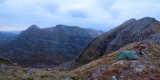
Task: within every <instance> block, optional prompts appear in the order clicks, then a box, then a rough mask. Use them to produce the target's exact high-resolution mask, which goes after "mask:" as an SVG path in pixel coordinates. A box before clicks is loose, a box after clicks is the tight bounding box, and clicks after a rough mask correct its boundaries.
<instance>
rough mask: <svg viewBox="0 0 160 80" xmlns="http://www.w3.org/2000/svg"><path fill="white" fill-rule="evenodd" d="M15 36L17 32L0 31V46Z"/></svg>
mask: <svg viewBox="0 0 160 80" xmlns="http://www.w3.org/2000/svg"><path fill="white" fill-rule="evenodd" d="M17 36H18V34H15V33H12V32H4V31H0V48H1V47H3V46H4V45H6V44H7V43H9V42H10V41H11V40H13V39H15V38H16V37H17Z"/></svg>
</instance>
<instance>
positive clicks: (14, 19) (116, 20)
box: [0, 0, 160, 31]
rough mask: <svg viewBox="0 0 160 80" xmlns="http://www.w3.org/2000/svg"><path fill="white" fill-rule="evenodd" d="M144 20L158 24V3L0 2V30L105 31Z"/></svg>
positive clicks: (144, 0)
mask: <svg viewBox="0 0 160 80" xmlns="http://www.w3.org/2000/svg"><path fill="white" fill-rule="evenodd" d="M146 16H149V17H154V18H156V19H157V20H160V0H0V30H24V29H26V28H27V27H29V26H31V25H32V24H36V25H37V26H39V27H41V28H44V27H51V26H55V25H57V24H64V25H76V26H80V27H84V28H93V29H99V30H106V31H107V30H109V29H111V28H114V27H116V26H118V25H119V24H121V23H123V22H124V21H126V20H128V19H130V18H135V19H140V18H143V17H146Z"/></svg>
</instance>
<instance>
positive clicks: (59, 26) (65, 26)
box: [55, 24, 83, 29]
mask: <svg viewBox="0 0 160 80" xmlns="http://www.w3.org/2000/svg"><path fill="white" fill-rule="evenodd" d="M55 28H79V29H80V28H81V27H78V26H68V25H62V24H59V25H56V26H55ZM81 29H83V28H81Z"/></svg>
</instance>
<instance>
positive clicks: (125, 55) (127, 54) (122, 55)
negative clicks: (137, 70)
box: [116, 51, 138, 60]
mask: <svg viewBox="0 0 160 80" xmlns="http://www.w3.org/2000/svg"><path fill="white" fill-rule="evenodd" d="M116 59H129V60H132V59H138V56H136V55H135V54H134V52H133V51H122V52H121V53H120V54H119V56H118V57H117V58H116Z"/></svg>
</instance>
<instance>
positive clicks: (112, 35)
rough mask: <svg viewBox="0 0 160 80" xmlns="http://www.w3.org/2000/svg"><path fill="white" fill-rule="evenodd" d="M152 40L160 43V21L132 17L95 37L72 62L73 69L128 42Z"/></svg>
mask: <svg viewBox="0 0 160 80" xmlns="http://www.w3.org/2000/svg"><path fill="white" fill-rule="evenodd" d="M143 40H150V41H154V42H156V43H160V22H159V21H157V20H155V19H154V18H150V17H145V18H142V19H140V20H135V19H130V20H128V21H126V22H124V23H123V24H121V25H120V26H118V27H116V28H114V29H112V30H110V31H108V32H106V33H104V34H102V35H101V36H99V37H97V38H95V39H93V40H92V41H91V42H90V43H89V44H88V45H87V46H86V48H85V49H84V50H83V51H82V53H81V54H80V56H79V57H78V58H77V59H76V60H75V61H74V62H73V63H72V65H71V67H70V68H71V69H72V68H75V67H78V66H80V65H83V64H86V63H88V62H91V61H93V60H96V59H97V58H99V57H101V56H103V55H104V54H108V53H110V52H111V51H114V50H117V49H119V48H121V47H123V46H125V45H126V44H128V43H132V42H138V41H143Z"/></svg>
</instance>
